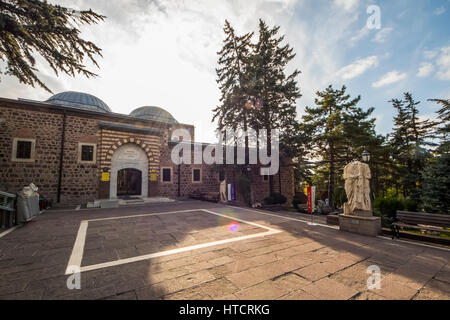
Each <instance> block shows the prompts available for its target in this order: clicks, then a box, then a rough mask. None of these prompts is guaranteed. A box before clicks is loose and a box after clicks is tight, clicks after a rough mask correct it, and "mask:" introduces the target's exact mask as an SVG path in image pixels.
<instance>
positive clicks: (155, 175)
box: [150, 172, 158, 181]
mask: <svg viewBox="0 0 450 320" xmlns="http://www.w3.org/2000/svg"><path fill="white" fill-rule="evenodd" d="M150 181H158V174H157V173H153V172H152V173H150Z"/></svg>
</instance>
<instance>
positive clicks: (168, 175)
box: [162, 168, 172, 182]
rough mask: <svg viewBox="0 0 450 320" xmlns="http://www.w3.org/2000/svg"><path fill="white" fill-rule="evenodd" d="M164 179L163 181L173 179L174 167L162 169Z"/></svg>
mask: <svg viewBox="0 0 450 320" xmlns="http://www.w3.org/2000/svg"><path fill="white" fill-rule="evenodd" d="M162 181H163V182H170V181H172V169H171V168H163V169H162Z"/></svg>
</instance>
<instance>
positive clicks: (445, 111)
mask: <svg viewBox="0 0 450 320" xmlns="http://www.w3.org/2000/svg"><path fill="white" fill-rule="evenodd" d="M428 101H433V102H436V103H438V104H440V105H442V107H441V108H440V109H439V110H438V111H437V114H438V118H439V119H440V123H439V126H438V127H437V128H436V135H437V137H438V138H439V139H440V145H439V148H438V152H439V153H448V152H450V139H449V137H450V100H443V99H430V100H428Z"/></svg>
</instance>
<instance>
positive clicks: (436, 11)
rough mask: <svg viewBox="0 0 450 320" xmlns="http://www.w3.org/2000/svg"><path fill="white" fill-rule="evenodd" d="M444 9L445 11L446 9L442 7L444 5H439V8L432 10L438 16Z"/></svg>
mask: <svg viewBox="0 0 450 320" xmlns="http://www.w3.org/2000/svg"><path fill="white" fill-rule="evenodd" d="M445 11H447V10H446V9H445V7H444V6H441V7H439V8H436V10H434V11H433V13H434V14H435V15H437V16H440V15H441V14H444V13H445Z"/></svg>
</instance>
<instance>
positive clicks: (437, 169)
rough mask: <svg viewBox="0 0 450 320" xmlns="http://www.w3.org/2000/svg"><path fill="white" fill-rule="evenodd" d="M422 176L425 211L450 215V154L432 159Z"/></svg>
mask: <svg viewBox="0 0 450 320" xmlns="http://www.w3.org/2000/svg"><path fill="white" fill-rule="evenodd" d="M422 176H423V188H422V198H421V200H422V202H423V206H424V209H425V211H426V212H436V213H446V214H450V191H449V190H450V153H448V152H447V153H443V154H441V155H438V156H437V157H434V158H432V159H431V160H430V161H429V163H428V164H427V166H426V168H425V170H424V171H423V174H422Z"/></svg>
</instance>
